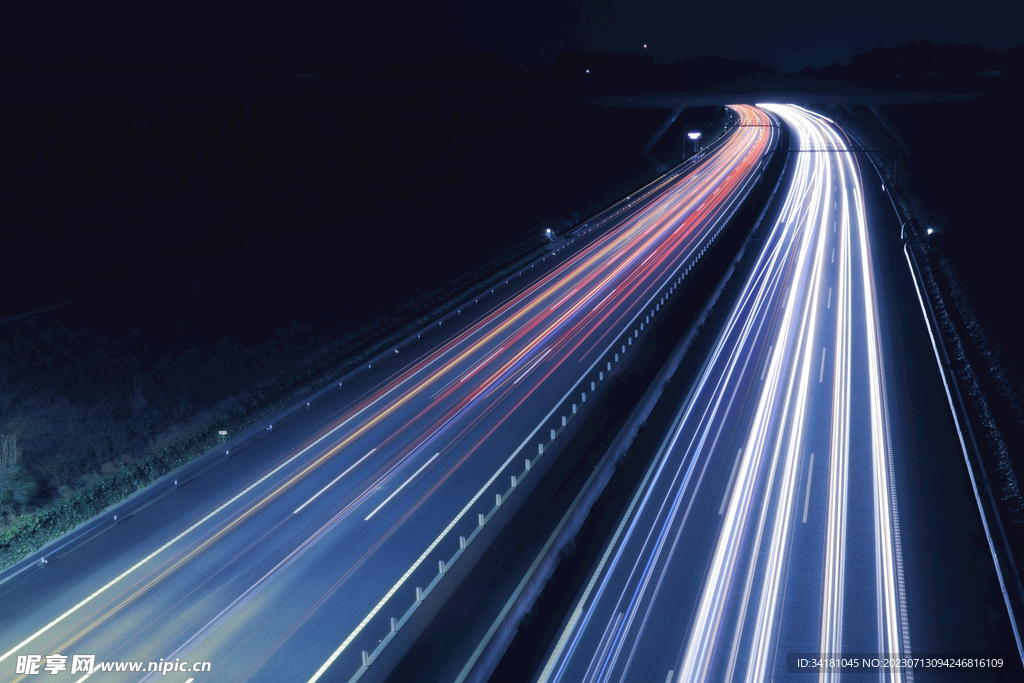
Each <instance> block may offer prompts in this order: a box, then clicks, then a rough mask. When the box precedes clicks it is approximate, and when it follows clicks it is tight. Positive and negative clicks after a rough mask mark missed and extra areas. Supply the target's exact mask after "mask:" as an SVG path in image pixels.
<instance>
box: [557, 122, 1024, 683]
mask: <svg viewBox="0 0 1024 683" xmlns="http://www.w3.org/2000/svg"><path fill="white" fill-rule="evenodd" d="M765 107H766V108H768V109H770V110H772V111H774V112H775V113H776V114H778V115H779V116H780V117H781V118H783V119H784V120H785V121H786V123H787V124H788V125H789V126H790V127H791V130H792V131H793V138H794V146H799V151H797V152H794V153H793V154H792V155H791V157H790V163H791V164H794V166H795V168H794V170H793V174H794V175H793V181H792V185H791V188H790V191H789V193H788V195H787V196H786V198H785V202H784V205H783V207H782V209H781V212H780V215H779V217H778V219H777V221H776V222H775V224H774V225H773V226H772V227H771V229H770V231H768V236H767V237H766V239H765V241H764V243H763V247H762V251H761V253H760V254H759V256H758V258H757V260H756V263H755V265H754V267H753V271H752V273H751V274H750V276H749V278H748V279H747V280H746V282H745V283H744V284H743V286H742V289H741V290H740V294H739V297H738V303H737V304H736V306H735V308H734V309H733V310H732V312H731V314H730V316H729V319H728V322H727V324H726V326H725V328H724V330H723V331H722V332H721V334H720V336H719V338H718V339H717V342H716V344H715V346H714V350H713V352H712V354H711V355H710V357H709V358H708V359H707V361H706V364H705V366H704V368H703V370H702V371H701V373H700V375H699V380H698V384H697V385H696V387H695V388H694V390H693V392H692V394H691V397H690V399H689V400H688V401H687V402H686V404H685V405H684V406H682V407H681V408H680V411H679V412H678V414H677V415H676V418H675V423H674V424H673V425H672V427H671V429H670V430H669V432H668V434H667V436H666V437H665V439H664V441H663V442H662V445H661V448H660V450H659V451H658V452H657V454H656V456H655V458H654V460H653V461H652V463H651V465H650V468H649V470H648V471H647V472H646V475H645V478H644V480H643V483H642V485H641V487H640V489H639V490H638V491H637V493H636V494H635V496H634V498H633V499H632V503H631V505H630V507H629V508H628V510H627V512H626V514H625V516H624V517H623V519H622V520H621V522H620V524H619V525H618V527H617V531H616V532H615V534H614V536H613V538H612V540H611V541H610V543H609V545H608V546H607V547H606V549H605V551H604V553H603V555H602V556H601V560H600V562H599V564H598V566H597V568H596V569H595V570H594V572H593V573H592V575H591V576H590V577H589V579H588V581H587V582H586V583H585V589H584V590H583V592H582V594H581V595H580V596H578V598H577V600H576V603H575V605H574V607H573V609H572V610H571V611H570V613H569V616H568V617H567V621H566V623H565V624H563V625H562V629H561V631H560V636H559V637H558V639H557V640H556V642H555V644H554V645H553V646H552V649H551V652H550V653H549V654H548V657H547V658H546V661H545V664H544V666H543V668H542V670H541V672H540V673H539V675H538V680H539V681H543V682H544V683H549V682H551V681H572V682H573V683H594V682H596V681H602V682H605V681H615V682H620V681H654V682H657V683H661V682H662V681H668V682H670V683H671V682H672V681H679V682H692V681H750V682H753V681H770V680H791V679H792V680H808V681H810V680H821V681H826V680H837V679H838V678H839V676H840V672H839V671H836V670H828V671H826V672H824V673H821V674H820V677H819V673H818V672H816V670H815V669H813V668H805V669H802V670H801V671H803V673H799V672H798V671H797V670H796V669H795V668H794V666H795V663H794V661H792V660H793V659H794V658H795V657H799V656H803V657H805V658H814V657H816V656H820V655H821V654H822V653H828V654H837V655H842V654H846V655H852V654H854V653H857V654H858V655H860V656H861V657H868V658H877V657H890V658H892V657H895V658H900V657H907V656H911V655H913V654H914V653H915V652H916V650H915V649H914V647H915V643H924V644H927V645H929V646H930V647H932V648H934V649H931V650H930V651H929V652H930V654H936V653H941V651H939V650H938V649H937V648H936V647H935V644H936V643H939V642H941V643H942V646H943V648H944V649H945V648H948V649H945V652H944V654H946V655H953V656H955V655H957V654H967V653H970V654H981V655H996V656H999V657H1003V656H1009V655H1010V653H1012V652H1014V650H1013V641H1012V638H1011V637H1010V629H1009V624H1008V621H1007V619H1006V616H1005V608H1004V607H1003V606H1002V604H1001V600H1000V597H999V593H998V587H995V588H994V590H993V586H992V585H991V581H990V579H991V577H992V574H993V569H992V566H991V559H990V560H989V566H988V567H987V570H986V569H985V567H984V564H979V565H978V566H979V569H980V571H979V573H978V575H977V576H976V577H974V579H973V580H972V581H971V582H970V584H964V589H965V590H968V589H969V590H972V591H973V590H976V591H978V592H979V594H983V593H985V592H986V591H988V592H987V596H986V598H985V599H984V601H980V602H977V603H967V604H966V607H967V608H968V609H969V610H970V611H967V609H965V610H964V611H962V612H961V613H960V618H961V619H963V620H964V623H970V624H972V626H973V625H977V626H978V627H980V628H978V629H977V630H976V631H975V632H974V633H968V636H969V637H968V638H961V639H960V640H959V641H957V642H953V643H950V642H946V641H941V640H939V639H936V638H933V637H932V635H933V633H931V632H930V631H931V630H941V629H950V625H949V624H941V625H936V624H935V623H934V622H932V621H928V622H927V623H925V620H922V621H918V622H916V623H915V622H914V619H913V618H912V617H914V616H916V615H919V614H923V613H931V614H934V613H935V611H936V610H935V609H934V608H932V607H930V606H929V607H927V608H920V607H919V606H920V605H921V602H919V601H917V600H920V599H923V600H924V601H929V602H931V603H942V602H947V603H956V598H955V597H954V596H951V595H949V594H945V593H944V594H939V595H925V596H921V595H920V593H921V591H920V590H919V589H918V590H915V591H914V593H913V594H914V595H915V596H916V598H915V601H910V600H908V598H907V595H908V583H909V582H914V584H915V585H916V586H927V585H943V584H944V581H943V580H936V577H933V576H932V574H931V572H932V571H935V570H934V568H931V569H929V571H928V572H922V571H921V569H922V566H923V565H924V562H921V561H920V556H921V554H920V553H918V546H917V542H916V541H915V545H914V551H913V552H914V555H915V556H914V558H913V562H911V563H910V566H912V567H913V568H914V571H913V573H911V574H909V575H908V572H907V571H906V567H907V562H906V561H905V560H906V558H905V552H906V551H905V544H904V541H903V539H902V537H901V521H900V514H899V512H900V509H901V508H900V506H899V505H898V502H899V501H898V499H897V492H898V491H899V490H903V489H901V487H898V486H897V481H896V477H895V472H896V471H897V470H899V471H900V472H901V473H903V474H905V475H907V479H910V478H913V477H914V476H915V475H913V473H908V472H907V468H906V467H905V466H903V465H902V464H901V465H900V466H899V467H898V466H897V462H907V461H915V462H916V461H917V460H919V459H920V458H919V457H918V454H917V453H913V452H907V451H904V450H902V449H915V450H917V449H925V448H929V447H931V446H932V445H933V444H934V443H935V442H930V441H929V440H928V439H927V438H925V437H924V436H923V435H921V434H918V435H917V436H916V437H913V436H911V435H913V434H914V430H915V428H916V427H917V426H918V425H921V424H927V422H928V419H929V417H928V416H927V415H921V414H920V413H919V412H918V410H919V409H920V406H918V405H914V404H913V403H906V402H897V401H894V399H893V398H892V396H893V395H899V396H904V395H906V394H907V393H908V390H907V386H908V382H909V383H912V382H914V381H915V379H914V378H913V377H912V376H911V377H909V378H908V376H907V375H906V374H905V373H904V372H903V368H902V367H900V364H899V363H897V362H895V360H894V359H899V360H900V361H902V358H903V355H904V353H912V350H911V351H907V352H905V351H904V350H903V349H901V348H900V345H901V344H902V343H903V342H904V340H905V339H906V338H907V335H905V334H904V333H903V330H902V329H901V328H903V327H907V328H909V327H911V324H910V322H905V321H903V320H902V319H901V317H902V316H910V321H915V320H916V323H915V324H916V325H917V326H920V321H921V319H920V318H919V317H918V316H920V311H919V310H916V306H915V307H914V308H910V309H909V310H902V311H901V310H898V309H897V307H895V306H893V305H892V304H891V302H885V303H886V304H887V305H885V306H880V305H879V304H880V299H882V298H883V297H888V298H890V299H892V298H893V297H894V293H893V292H891V291H884V290H883V291H880V290H879V288H878V282H879V281H882V282H884V283H885V285H887V286H888V285H890V284H891V279H890V277H889V276H888V275H887V274H883V277H881V278H879V277H878V275H877V274H876V273H875V271H874V269H875V268H876V263H875V262H876V260H877V257H876V255H875V254H874V253H873V249H872V239H877V237H878V234H877V233H875V232H874V231H875V230H878V229H879V227H874V228H872V227H871V226H869V224H868V219H867V215H868V212H867V210H866V207H865V190H864V187H863V185H862V177H861V169H860V168H859V165H858V161H857V155H855V154H853V153H850V151H851V146H850V144H849V140H848V138H847V137H846V135H845V134H844V133H843V132H842V131H841V130H840V129H839V128H838V127H837V126H835V124H833V123H832V122H831V121H830V120H828V119H826V118H824V117H821V116H818V115H815V114H812V113H810V112H807V111H805V110H802V109H800V108H797V107H793V106H776V105H765ZM873 233H874V234H873ZM890 262H891V261H890ZM896 267H900V264H899V263H898V262H897V263H896ZM915 303H916V302H915ZM880 311H882V313H884V315H883V314H882V313H880ZM920 337H921V335H920V334H919V333H918V336H917V338H918V339H920ZM930 353H931V349H930V348H928V347H927V346H925V345H923V344H922V347H921V348H920V354H922V355H924V356H927V355H930ZM934 370H935V368H934V364H932V365H931V368H930V370H929V369H928V368H927V366H926V367H925V371H927V372H930V381H931V385H934V384H936V383H937V376H936V375H935V372H934ZM894 387H898V391H894ZM948 431H949V430H948V429H947V430H946V432H947V433H948ZM894 433H895V434H896V438H894V436H893V434H894ZM938 433H940V434H943V435H945V433H943V432H942V431H941V429H940V430H938ZM894 443H895V445H896V450H894ZM954 444H955V442H954V441H953V440H952V439H950V440H948V441H947V442H946V443H945V444H943V446H942V449H941V450H939V452H937V453H936V456H938V455H940V454H941V455H945V454H946V452H948V451H950V450H951V449H950V447H953V446H954ZM952 457H953V465H954V466H956V465H957V460H956V453H955V452H953V455H952ZM925 461H926V463H927V459H925ZM926 466H928V465H927V464H926ZM935 466H936V467H939V465H938V463H936V465H935ZM959 468H960V470H961V473H960V474H961V477H962V475H963V472H962V468H963V461H962V459H960V461H959ZM964 490H966V487H965V488H964ZM956 503H957V501H955V500H950V501H949V502H948V504H949V505H951V506H952V505H955V504H956ZM966 510H967V514H968V515H970V514H972V513H973V515H974V517H975V518H976V516H977V510H976V508H975V509H974V510H973V511H972V510H971V508H970V506H968V507H967V508H966ZM904 525H906V521H905V520H904ZM925 526H926V522H925V521H922V520H920V519H918V518H914V519H913V521H912V523H910V524H909V528H910V529H911V532H912V533H913V534H915V535H917V536H922V535H923V532H922V531H920V529H923V528H924V527H925ZM949 535H950V538H951V539H952V537H954V536H957V535H958V533H957V532H955V531H954V530H952V529H951V530H950V534H949ZM934 540H935V541H936V542H935V543H934V544H933V545H930V546H929V547H926V548H925V549H924V551H923V552H924V553H927V554H928V558H929V562H930V563H932V565H934V562H935V560H934V559H933V558H937V557H943V556H945V557H947V558H948V559H949V560H952V561H953V562H956V561H959V560H962V559H963V558H961V557H951V556H950V553H949V552H948V549H946V548H943V547H942V544H941V540H940V539H934ZM976 547H977V548H981V547H982V544H976ZM953 562H951V564H952V563H953ZM935 573H936V574H938V573H939V572H938V571H935ZM986 582H987V583H986ZM958 606H964V603H963V602H961V603H958ZM993 609H994V610H996V611H995V612H993V613H992V614H993V615H994V616H990V610H993ZM999 610H1002V611H1003V615H1002V617H1000V616H999ZM979 614H981V615H982V616H981V617H978V615H979ZM937 626H938V629H936V627H937ZM954 628H955V627H954ZM915 629H921V631H920V633H921V634H923V637H918V633H917V632H915ZM960 633H961V635H963V633H964V631H961V632H960ZM979 634H981V636H982V637H978V636H979ZM993 634H995V635H993ZM985 638H988V640H985ZM979 644H982V647H979ZM974 648H977V649H974ZM861 661H863V660H862V659H859V660H858V661H857V663H858V665H859V664H860V662H861ZM1010 663H1011V664H1012V662H1010ZM867 673H868V672H866V671H857V675H855V676H854V678H857V679H858V680H860V678H863V674H867ZM932 673H934V672H924V671H903V670H888V671H887V672H885V673H883V674H881V675H879V674H877V673H876V674H875V675H874V676H871V678H872V680H885V681H902V680H913V678H914V677H915V674H916V675H917V677H919V678H920V679H921V680H931V679H934V676H931V675H930V674H932ZM978 674H981V676H982V677H981V678H971V679H970V680H991V679H993V678H998V679H1001V680H1011V678H1009V674H1007V673H1006V672H1005V671H1004V672H1003V673H1002V674H1001V675H1000V674H996V673H994V672H990V671H982V672H979V671H978V670H976V669H975V670H972V671H971V672H970V675H971V676H975V675H978ZM962 675H963V674H957V673H950V672H943V673H941V674H939V676H940V677H942V676H952V677H953V678H952V680H958V679H959V678H958V677H962ZM869 676H870V674H869ZM1001 676H1002V678H1001Z"/></svg>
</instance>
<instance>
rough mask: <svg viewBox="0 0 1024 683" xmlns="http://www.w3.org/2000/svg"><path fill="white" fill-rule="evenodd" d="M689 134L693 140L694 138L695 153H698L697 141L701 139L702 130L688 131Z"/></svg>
mask: <svg viewBox="0 0 1024 683" xmlns="http://www.w3.org/2000/svg"><path fill="white" fill-rule="evenodd" d="M687 136H688V137H689V138H690V139H691V140H693V153H694V154H696V153H697V144H698V143H697V141H698V140H700V132H698V131H692V132H690V133H687Z"/></svg>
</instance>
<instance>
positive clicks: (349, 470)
mask: <svg viewBox="0 0 1024 683" xmlns="http://www.w3.org/2000/svg"><path fill="white" fill-rule="evenodd" d="M376 450H377V449H376V448H371V449H370V452H369V453H367V454H366V455H364V456H363V457H361V458H359V459H358V460H356V461H355V462H354V463H352V464H351V465H349V467H348V469H347V470H345V471H344V472H342V473H341V474H339V475H338V476H336V477H335V478H334V480H333V481H331V483H330V484H328V485H327V486H325V487H323V488H322V489H320V490H319V491H317V492H316V494H315V495H314V496H313V497H312V498H310V499H309V500H307V501H306V502H305V503H303V504H302V505H300V506H299V507H297V508H295V512H293V513H292V514H293V515H294V514H296V513H298V512H300V511H301V510H302V508H304V507H306V506H307V505H309V504H310V503H312V502H313V501H314V500H316V499H317V498H319V497H320V494H322V493H323V492H324V491H326V490H327V489H329V488H331V487H332V486H334V485H335V484H337V483H338V481H339V480H340V479H341V478H342V477H344V476H345V475H346V474H348V473H349V472H351V471H352V470H354V469H355V467H356V465H358V464H359V463H361V462H362V461H364V460H366V459H367V458H369V457H370V456H371V455H373V452H374V451H376Z"/></svg>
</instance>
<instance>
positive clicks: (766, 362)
mask: <svg viewBox="0 0 1024 683" xmlns="http://www.w3.org/2000/svg"><path fill="white" fill-rule="evenodd" d="M774 348H775V346H769V347H768V360H766V361H765V363H764V367H763V368H761V381H762V382H763V381H764V373H765V370H767V369H768V364H769V363H771V362H772V349H774Z"/></svg>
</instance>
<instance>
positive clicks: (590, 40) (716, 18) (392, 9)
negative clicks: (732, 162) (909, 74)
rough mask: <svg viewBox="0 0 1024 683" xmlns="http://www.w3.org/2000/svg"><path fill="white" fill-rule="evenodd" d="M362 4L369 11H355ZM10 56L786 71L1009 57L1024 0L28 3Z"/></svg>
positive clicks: (1023, 21)
mask: <svg viewBox="0 0 1024 683" xmlns="http://www.w3.org/2000/svg"><path fill="white" fill-rule="evenodd" d="M353 6H357V7H359V9H351V8H352V7H353ZM6 14H7V16H6V17H5V21H4V22H3V24H4V26H3V28H2V29H0V31H2V36H3V38H2V40H3V43H0V55H2V54H5V53H9V54H12V55H14V56H15V57H18V58H21V59H27V60H30V61H34V62H41V61H49V60H54V61H75V60H81V59H89V58H103V59H109V60H113V61H135V62H146V61H154V62H157V63H160V64H163V65H165V66H173V67H182V66H184V67H198V68H212V69H222V68H228V69H230V68H235V67H239V66H241V65H242V64H244V63H245V62H246V61H247V60H249V59H252V58H255V57H262V58H270V59H274V60H277V61H280V62H284V63H295V64H297V65H299V64H304V63H310V64H318V65H319V64H322V65H340V64H346V63H349V64H353V63H354V64H356V65H360V66H362V65H371V66H372V65H373V64H384V65H386V64H388V63H390V62H394V63H397V64H401V65H403V66H412V67H415V66H417V64H422V63H428V64H429V63H430V62H432V61H434V60H436V59H437V58H438V57H440V56H442V55H446V54H450V55H454V56H463V55H472V54H480V53H483V52H492V51H495V49H496V48H497V51H498V52H500V53H501V54H502V55H503V56H504V57H505V58H506V59H508V60H510V61H514V62H526V63H531V62H544V61H550V60H552V59H553V58H554V57H556V56H557V55H558V54H561V53H563V52H567V51H573V50H593V49H596V50H613V51H616V52H637V51H639V50H640V49H641V48H640V46H641V45H642V44H643V43H644V42H647V43H649V45H650V54H652V55H653V56H654V57H655V59H656V60H657V61H660V62H664V63H668V62H674V61H679V60H681V59H685V58H688V57H695V56H702V55H707V54H713V55H717V56H720V57H729V58H733V59H743V60H755V61H763V62H766V63H770V64H774V65H776V66H780V67H783V68H785V69H798V68H801V67H803V66H807V65H810V66H815V67H820V66H824V65H826V64H828V63H831V62H833V61H837V60H838V61H841V62H842V61H848V60H849V59H850V58H851V57H852V56H853V54H855V53H857V52H861V51H866V50H869V49H871V48H873V47H875V46H884V47H892V46H895V45H898V44H901V43H904V42H906V41H908V40H930V41H932V42H933V43H936V44H941V43H944V42H947V41H951V42H966V43H973V44H975V45H981V46H983V47H990V48H997V49H1002V50H1005V49H1008V48H1010V47H1013V46H1015V45H1017V44H1019V43H1020V42H1021V34H1022V31H1021V27H1022V26H1024V3H1019V2H1009V1H1007V0H976V1H974V2H970V3H967V2H963V1H962V0H913V1H910V2H892V0H863V1H861V2H850V3H838V2H811V1H809V0H799V1H797V2H790V3H788V4H786V5H785V6H783V7H780V6H779V4H778V3H766V2H761V3H749V6H748V7H746V8H743V7H742V6H741V5H737V4H736V3H721V2H713V3H682V2H668V1H666V0H590V1H589V2H581V1H578V0H577V1H575V2H565V1H562V0H555V1H554V2H544V1H539V0H522V1H521V2H517V3H481V2H477V1H475V0H474V1H472V2H469V1H465V0H461V1H459V2H450V3H411V2H410V3H398V4H395V3H388V2H373V1H372V0H371V1H370V2H367V1H366V0H363V1H362V2H360V3H358V4H357V3H345V2H342V3H330V4H328V3H323V4H296V3H276V4H274V5H266V6H257V5H248V6H243V5H241V4H240V3H239V4H233V5H230V6H228V7H223V6H217V5H216V4H212V3H206V2H183V3H140V2H130V3H127V2H119V3H104V6H103V7H102V8H96V7H94V6H93V5H92V4H91V3H76V4H74V5H72V4H71V3H66V6H63V7H62V6H60V5H52V4H48V3H22V5H21V7H20V8H19V9H16V10H15V11H14V12H13V14H12V13H10V12H8V13H6Z"/></svg>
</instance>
